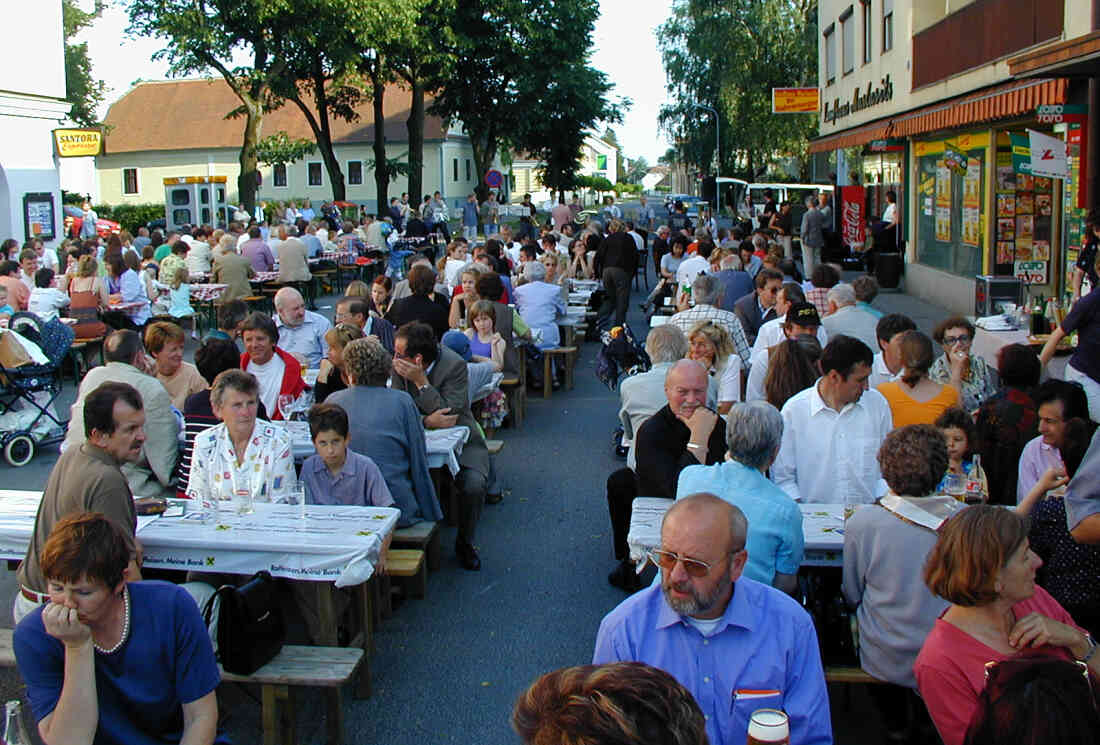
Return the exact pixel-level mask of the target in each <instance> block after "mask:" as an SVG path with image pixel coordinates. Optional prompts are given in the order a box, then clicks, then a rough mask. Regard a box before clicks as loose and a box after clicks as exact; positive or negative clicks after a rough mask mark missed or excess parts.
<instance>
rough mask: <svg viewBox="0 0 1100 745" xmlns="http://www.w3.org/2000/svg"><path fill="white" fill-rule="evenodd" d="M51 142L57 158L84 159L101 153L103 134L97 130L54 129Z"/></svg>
mask: <svg viewBox="0 0 1100 745" xmlns="http://www.w3.org/2000/svg"><path fill="white" fill-rule="evenodd" d="M53 141H54V143H55V144H56V145H57V157H59V158H84V157H87V156H89V155H99V154H100V153H101V152H102V151H103V132H102V131H100V130H98V129H55V130H54V131H53Z"/></svg>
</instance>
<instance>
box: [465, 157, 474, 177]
mask: <svg viewBox="0 0 1100 745" xmlns="http://www.w3.org/2000/svg"><path fill="white" fill-rule="evenodd" d="M471 178H473V176H472V174H471V173H470V159H469V158H467V159H466V180H467V181H469V180H470V179H471Z"/></svg>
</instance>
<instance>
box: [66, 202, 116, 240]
mask: <svg viewBox="0 0 1100 745" xmlns="http://www.w3.org/2000/svg"><path fill="white" fill-rule="evenodd" d="M62 211H63V213H64V215H65V235H67V236H69V237H70V238H79V237H80V227H81V226H82V225H83V224H84V210H82V209H80V208H79V207H75V206H73V205H71V204H66V205H65V206H64V208H63V210H62ZM120 230H122V226H121V225H119V224H118V223H117V222H115V221H114V220H105V219H103V218H102V217H99V218H96V221H95V232H96V235H98V236H99V237H100V238H106V237H107V236H110V235H114V234H115V233H118V232H119V231H120Z"/></svg>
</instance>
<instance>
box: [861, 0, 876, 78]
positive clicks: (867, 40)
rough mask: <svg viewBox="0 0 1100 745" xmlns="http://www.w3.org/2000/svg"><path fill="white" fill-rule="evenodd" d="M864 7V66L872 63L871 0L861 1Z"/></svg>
mask: <svg viewBox="0 0 1100 745" xmlns="http://www.w3.org/2000/svg"><path fill="white" fill-rule="evenodd" d="M860 2H861V3H862V6H863V64H865V65H866V64H867V63H868V62H870V61H871V27H872V26H873V25H874V22H873V21H872V20H871V0H860Z"/></svg>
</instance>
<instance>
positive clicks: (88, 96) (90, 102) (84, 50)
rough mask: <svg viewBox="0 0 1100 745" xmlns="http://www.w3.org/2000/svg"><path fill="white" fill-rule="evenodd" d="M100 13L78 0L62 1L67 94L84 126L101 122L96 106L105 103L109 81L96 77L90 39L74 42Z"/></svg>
mask: <svg viewBox="0 0 1100 745" xmlns="http://www.w3.org/2000/svg"><path fill="white" fill-rule="evenodd" d="M96 15H97V14H96V13H85V12H84V11H83V10H81V9H80V8H79V7H78V6H77V4H76V0H62V1H61V23H62V27H63V29H64V32H65V98H66V100H68V101H69V102H70V103H71V104H72V105H73V108H72V110H71V111H70V112H69V118H70V119H72V120H73V121H74V122H76V123H77V124H79V125H80V126H82V127H91V126H94V125H95V124H97V123H98V119H97V117H96V113H95V110H96V109H97V108H98V107H99V105H100V104H101V103H103V96H104V93H105V91H106V88H107V86H106V84H105V83H104V82H103V81H102V80H96V79H95V77H94V75H93V73H92V61H91V60H90V59H89V58H88V45H87V44H86V43H82V44H76V43H70V39H72V37H73V36H75V35H76V34H77V32H78V31H80V29H82V28H84V27H85V26H87V25H89V24H90V23H91V22H92V21H93V20H95V17H96Z"/></svg>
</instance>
